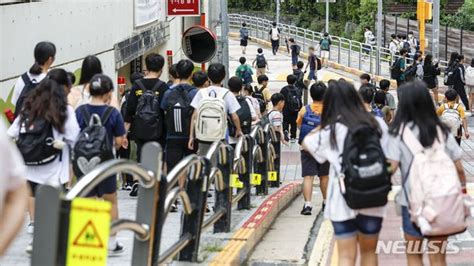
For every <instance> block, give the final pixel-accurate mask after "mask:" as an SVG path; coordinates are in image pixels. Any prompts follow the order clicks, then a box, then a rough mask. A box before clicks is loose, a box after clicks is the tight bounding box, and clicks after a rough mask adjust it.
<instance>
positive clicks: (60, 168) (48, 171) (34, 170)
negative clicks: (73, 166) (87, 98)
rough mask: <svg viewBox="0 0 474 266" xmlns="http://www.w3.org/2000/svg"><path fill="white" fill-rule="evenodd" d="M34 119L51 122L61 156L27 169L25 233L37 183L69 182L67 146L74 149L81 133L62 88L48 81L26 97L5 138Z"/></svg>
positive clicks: (17, 132)
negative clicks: (28, 190) (27, 197)
mask: <svg viewBox="0 0 474 266" xmlns="http://www.w3.org/2000/svg"><path fill="white" fill-rule="evenodd" d="M37 118H44V119H45V120H47V121H48V122H49V123H51V125H52V126H53V136H54V145H53V146H54V147H55V148H57V149H60V150H61V153H60V155H59V156H57V158H56V159H55V160H54V161H52V162H50V163H47V164H44V165H38V166H27V167H26V179H27V180H28V183H29V185H30V188H31V191H32V192H33V195H32V197H31V198H30V202H29V204H28V211H29V214H30V225H29V227H28V232H30V233H32V231H33V223H34V193H35V189H36V188H37V186H38V185H39V184H51V185H54V186H64V184H66V183H67V182H68V181H69V175H70V172H69V162H70V158H69V154H70V151H69V147H73V146H74V144H75V142H76V139H77V136H78V135H79V131H80V129H79V125H78V124H77V120H76V115H75V113H74V109H73V108H72V107H71V106H68V105H67V102H66V95H65V92H64V87H63V86H60V85H59V84H58V83H57V82H56V81H54V80H52V79H50V78H46V79H45V80H43V81H42V82H41V83H40V84H39V85H38V87H36V89H35V90H34V91H32V93H31V94H30V95H29V96H28V97H27V98H26V100H25V104H24V111H23V112H22V113H21V114H20V116H18V117H17V118H16V119H15V121H14V122H13V124H12V125H11V127H10V128H9V129H8V135H9V136H11V137H12V138H15V139H17V138H18V137H19V134H20V130H21V128H22V124H23V121H24V119H27V121H26V123H27V122H28V121H34V120H35V119H37ZM26 123H25V124H26ZM25 126H28V125H25Z"/></svg>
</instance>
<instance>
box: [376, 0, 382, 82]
mask: <svg viewBox="0 0 474 266" xmlns="http://www.w3.org/2000/svg"><path fill="white" fill-rule="evenodd" d="M382 8H383V3H382V0H378V3H377V53H376V62H377V64H376V66H375V73H376V74H377V75H380V47H382Z"/></svg>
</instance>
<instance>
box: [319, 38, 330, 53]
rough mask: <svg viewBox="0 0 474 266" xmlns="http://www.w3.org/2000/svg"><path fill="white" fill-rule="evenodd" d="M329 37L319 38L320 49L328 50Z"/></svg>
mask: <svg viewBox="0 0 474 266" xmlns="http://www.w3.org/2000/svg"><path fill="white" fill-rule="evenodd" d="M329 45H330V43H329V39H328V38H323V39H322V40H321V50H324V51H329Z"/></svg>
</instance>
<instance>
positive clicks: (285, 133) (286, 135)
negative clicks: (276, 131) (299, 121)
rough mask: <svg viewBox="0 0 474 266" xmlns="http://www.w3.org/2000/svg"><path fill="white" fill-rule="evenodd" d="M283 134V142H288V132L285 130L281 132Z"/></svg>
mask: <svg viewBox="0 0 474 266" xmlns="http://www.w3.org/2000/svg"><path fill="white" fill-rule="evenodd" d="M283 134H284V135H285V141H289V140H290V137H288V130H285V132H283Z"/></svg>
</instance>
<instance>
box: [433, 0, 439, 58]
mask: <svg viewBox="0 0 474 266" xmlns="http://www.w3.org/2000/svg"><path fill="white" fill-rule="evenodd" d="M439 11H440V0H433V34H432V37H433V42H432V43H433V47H432V53H433V58H436V59H437V60H439Z"/></svg>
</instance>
